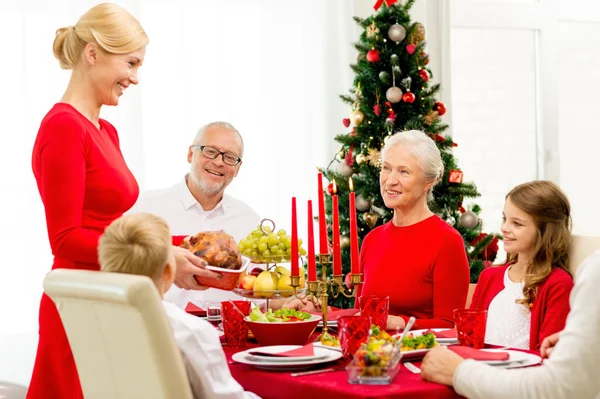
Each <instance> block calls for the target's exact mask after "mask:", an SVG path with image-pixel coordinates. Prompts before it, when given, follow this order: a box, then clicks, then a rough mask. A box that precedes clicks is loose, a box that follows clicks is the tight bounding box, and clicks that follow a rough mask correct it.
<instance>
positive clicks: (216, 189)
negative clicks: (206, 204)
mask: <svg viewBox="0 0 600 399" xmlns="http://www.w3.org/2000/svg"><path fill="white" fill-rule="evenodd" d="M191 176H192V179H194V181H195V182H196V183H197V184H198V186H199V187H200V188H201V189H202V191H204V192H205V193H206V194H208V195H216V194H219V193H220V192H221V191H222V190H223V189H224V188H225V186H226V184H227V183H226V182H223V183H209V182H207V181H206V180H205V179H203V178H202V177H198V176H196V173H194V172H192V173H191Z"/></svg>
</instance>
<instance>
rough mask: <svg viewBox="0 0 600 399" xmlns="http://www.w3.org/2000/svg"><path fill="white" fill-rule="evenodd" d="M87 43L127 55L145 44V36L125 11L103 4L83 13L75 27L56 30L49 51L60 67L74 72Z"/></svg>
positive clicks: (146, 42)
mask: <svg viewBox="0 0 600 399" xmlns="http://www.w3.org/2000/svg"><path fill="white" fill-rule="evenodd" d="M88 43H95V44H96V45H97V46H98V49H99V50H100V51H103V52H105V53H108V54H127V53H130V52H132V51H135V50H138V49H140V48H143V47H145V46H146V45H148V36H147V35H146V32H144V29H143V28H142V26H141V25H140V23H139V21H138V20H137V19H136V18H135V17H134V16H133V15H131V14H130V13H129V12H128V11H126V10H125V9H124V8H122V7H120V6H118V5H116V4H112V3H103V4H98V5H97V6H95V7H93V8H92V9H90V10H89V11H88V12H86V13H85V14H83V15H82V16H81V18H79V21H77V24H75V26H69V27H66V28H60V29H58V30H57V31H56V37H55V38H54V44H53V45H52V51H53V52H54V56H55V57H56V58H57V59H58V61H59V62H60V67H61V68H63V69H73V68H74V67H75V65H77V63H78V62H79V60H80V59H81V54H82V52H83V49H84V48H85V46H86V45H87V44H88Z"/></svg>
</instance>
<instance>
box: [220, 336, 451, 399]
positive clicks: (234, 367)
mask: <svg viewBox="0 0 600 399" xmlns="http://www.w3.org/2000/svg"><path fill="white" fill-rule="evenodd" d="M253 346H256V345H255V344H249V346H248V347H253ZM223 350H224V351H225V355H226V356H227V360H228V361H231V355H233V354H234V353H236V352H238V351H239V349H233V348H228V347H227V346H224V347H223ZM343 365H344V364H343V363H341V361H340V362H336V363H333V364H327V365H324V366H321V367H322V368H329V367H340V366H343ZM415 365H417V366H420V363H415ZM229 369H230V370H231V374H232V375H233V378H235V379H236V380H237V381H238V382H239V383H240V384H241V385H242V386H243V387H244V389H245V390H247V391H251V392H254V393H256V394H257V395H259V396H261V397H262V398H264V399H296V398H297V399H307V398H311V399H312V398H327V399H337V398H340V399H341V398H377V399H383V398H386V399H387V398H390V399H391V398H402V399H410V398H414V399H429V398H431V399H445V398H462V396H459V395H458V394H457V393H456V392H454V390H453V389H452V388H450V387H447V386H444V385H439V384H433V383H429V382H425V381H423V380H421V376H420V375H419V374H413V373H411V372H410V371H408V370H407V369H406V368H405V367H404V365H402V366H401V369H400V372H399V373H398V375H397V376H396V378H395V379H394V382H393V383H392V384H391V385H354V384H349V383H348V377H347V375H346V371H345V370H341V371H333V372H329V373H323V374H315V375H306V376H301V377H291V376H290V374H291V373H290V372H289V371H282V372H277V371H265V370H259V369H257V368H254V367H252V366H249V365H246V364H240V363H233V364H232V363H231V362H230V364H229Z"/></svg>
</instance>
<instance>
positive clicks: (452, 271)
mask: <svg viewBox="0 0 600 399" xmlns="http://www.w3.org/2000/svg"><path fill="white" fill-rule="evenodd" d="M433 267H434V269H433V318H431V319H417V320H416V321H415V324H414V326H413V329H424V328H446V327H448V328H452V327H454V309H462V308H464V307H465V304H466V303H467V293H468V291H469V262H468V260H467V254H466V253H465V246H464V244H463V241H462V237H461V236H459V235H451V236H448V237H447V238H446V239H445V240H444V241H443V243H442V246H441V248H440V252H439V253H438V255H437V258H436V261H435V265H434V266H433ZM400 317H402V318H403V319H404V321H405V322H406V321H408V319H409V317H407V316H400Z"/></svg>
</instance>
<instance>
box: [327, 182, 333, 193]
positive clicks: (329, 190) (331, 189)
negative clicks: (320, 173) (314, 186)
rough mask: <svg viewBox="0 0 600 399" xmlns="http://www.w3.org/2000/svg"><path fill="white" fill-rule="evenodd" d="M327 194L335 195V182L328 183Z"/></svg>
mask: <svg viewBox="0 0 600 399" xmlns="http://www.w3.org/2000/svg"><path fill="white" fill-rule="evenodd" d="M327 194H329V195H333V182H332V183H329V184H328V185H327Z"/></svg>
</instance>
